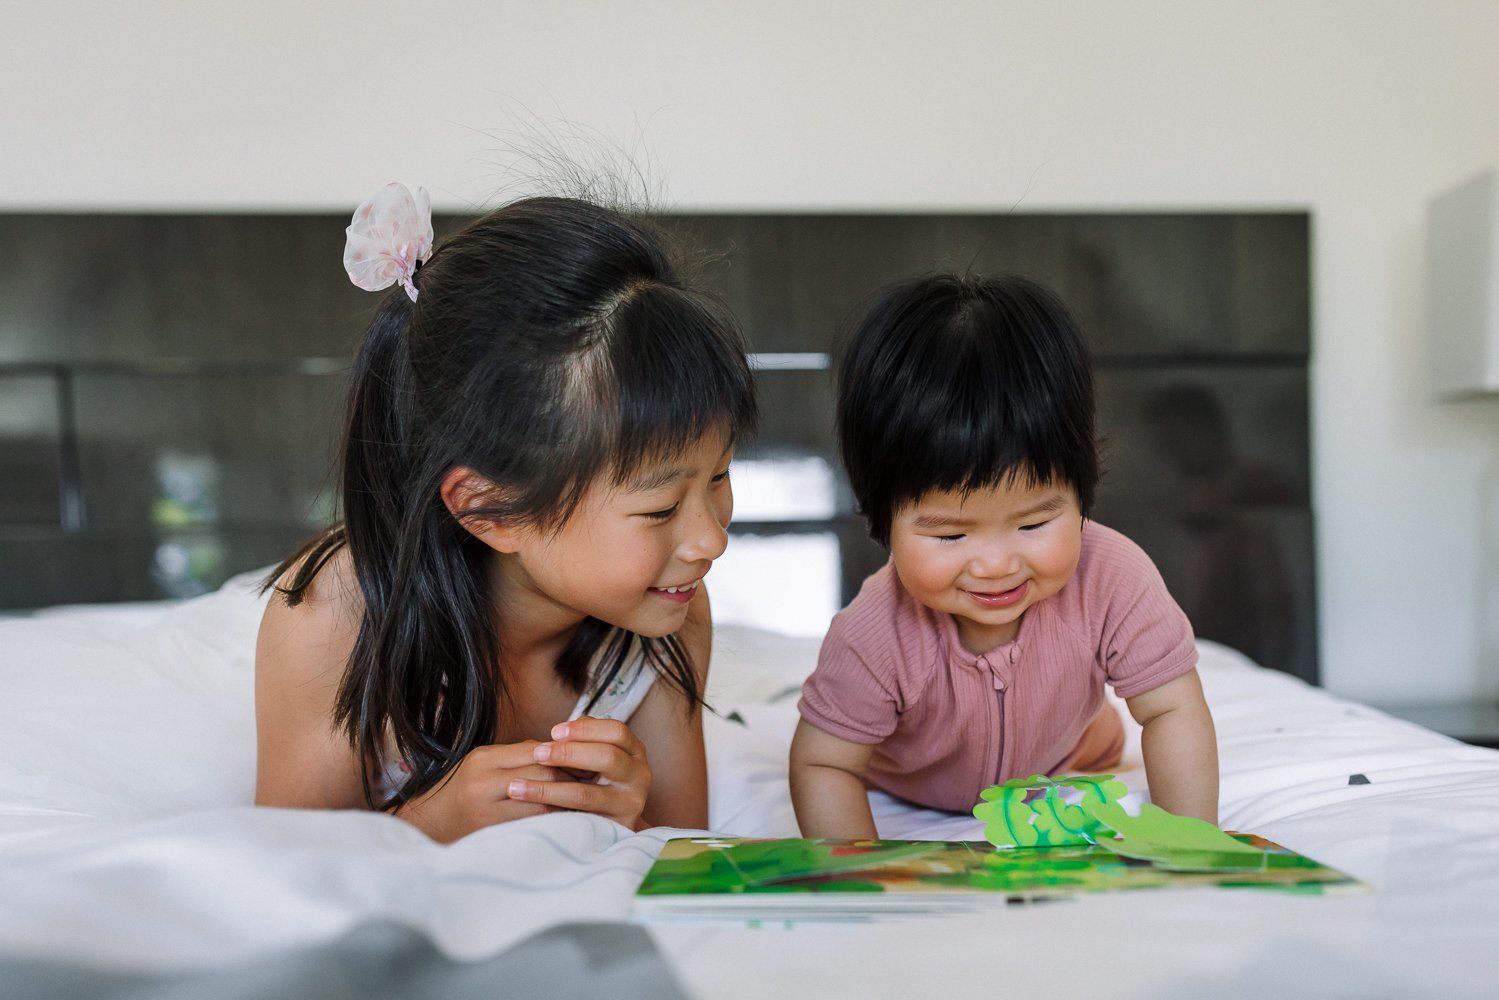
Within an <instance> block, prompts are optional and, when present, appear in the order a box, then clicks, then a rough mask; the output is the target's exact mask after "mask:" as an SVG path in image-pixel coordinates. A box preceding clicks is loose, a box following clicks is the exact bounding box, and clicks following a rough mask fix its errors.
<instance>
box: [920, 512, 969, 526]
mask: <svg viewBox="0 0 1499 1000" xmlns="http://www.w3.org/2000/svg"><path fill="white" fill-rule="evenodd" d="M967 523H968V522H967V521H966V520H964V519H963V518H961V517H958V516H956V515H953V514H917V515H916V516H915V517H914V518H912V519H911V526H912V527H914V528H950V527H952V526H954V525H962V524H967Z"/></svg>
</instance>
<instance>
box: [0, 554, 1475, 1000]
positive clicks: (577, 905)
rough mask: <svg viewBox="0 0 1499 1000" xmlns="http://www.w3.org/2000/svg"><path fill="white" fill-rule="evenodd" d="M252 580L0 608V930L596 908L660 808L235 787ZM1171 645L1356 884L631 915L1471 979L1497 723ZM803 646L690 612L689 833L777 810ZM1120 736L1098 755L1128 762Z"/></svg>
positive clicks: (855, 949) (649, 840)
mask: <svg viewBox="0 0 1499 1000" xmlns="http://www.w3.org/2000/svg"><path fill="white" fill-rule="evenodd" d="M259 607H260V601H259V600H258V599H256V598H254V597H253V596H252V595H251V593H250V590H249V589H248V581H246V580H240V581H236V582H234V583H232V584H231V585H229V586H227V587H226V588H225V589H224V590H222V591H220V592H219V593H217V594H212V595H209V596H207V597H204V598H200V599H198V600H195V601H191V602H187V603H184V604H179V605H173V606H147V607H140V608H129V609H83V608H80V609H57V610H54V611H51V612H49V613H46V614H43V615H39V616H37V617H35V618H30V619H24V620H16V621H5V622H0V956H10V957H16V956H26V957H47V958H51V959H55V960H58V961H62V962H85V963H102V964H107V965H111V966H122V967H130V968H140V969H155V970H160V969H183V968H196V969H211V968H214V967H219V966H223V965H225V964H226V963H231V962H240V961H244V960H254V959H259V958H271V957H273V956H274V955H275V954H276V953H277V952H278V950H281V949H287V948H295V947H303V948H305V947H308V946H312V945H317V944H319V943H322V942H331V941H333V940H335V939H337V938H339V937H341V936H342V935H345V934H347V933H348V932H349V931H350V930H352V929H353V928H355V927H357V926H359V925H361V924H365V923H368V922H370V921H379V920H390V921H395V922H396V923H399V924H403V925H406V926H410V927H412V928H415V929H418V930H420V931H421V932H423V933H424V934H426V935H427V936H429V937H430V938H431V939H432V940H433V941H434V942H435V943H436V944H437V945H438V947H440V948H441V949H442V950H444V951H445V952H447V953H448V954H450V955H453V956H455V957H460V958H477V957H481V956H487V955H492V954H495V953H496V952H498V951H499V950H501V949H504V948H506V947H508V946H509V945H511V944H514V943H515V942H517V941H519V940H520V939H522V938H524V937H526V936H528V935H530V934H531V933H533V932H535V931H537V930H540V929H543V928H545V927H548V926H552V925H554V924H557V923H561V922H564V921H574V920H619V919H624V918H625V917H626V915H627V914H628V911H629V906H630V901H631V894H632V893H633V892H634V889H635V887H636V885H637V884H638V883H639V881H640V878H641V877H642V876H643V874H644V872H645V870H646V869H647V868H648V867H649V865H650V863H651V861H652V859H653V858H654V856H655V853H656V851H657V850H658V849H659V846H660V844H661V842H662V841H663V840H665V839H666V838H667V837H669V836H674V835H680V834H681V833H682V832H683V831H675V830H665V829H660V830H651V831H647V832H645V833H639V834H633V833H630V832H628V831H626V830H624V829H623V828H621V827H618V826H616V825H614V824H612V823H609V822H607V821H604V820H599V819H595V818H591V817H587V816H581V815H551V816H544V817H539V818H536V819H533V820H527V821H523V822H518V823H512V824H507V825H504V826H500V827H494V828H491V829H488V830H483V831H480V832H478V833H476V834H474V835H473V836H471V837H468V838H466V839H465V840H463V841H461V842H459V843H457V844H454V845H451V846H440V845H437V844H434V843H432V842H431V841H429V840H427V839H426V838H425V837H423V836H422V835H421V834H419V833H417V832H416V831H415V830H414V829H412V828H410V827H408V826H407V825H406V824H404V823H402V822H401V821H399V820H395V819H392V818H389V817H386V816H383V815H377V814H370V813H359V812H341V813H319V812H306V811H296V810H270V809H255V808H253V807H251V806H249V805H247V804H246V803H248V802H249V801H250V800H251V797H252V793H253V786H254V726H253V699H252V662H251V653H252V649H253V639H254V632H255V627H256V624H257V621H258V614H259ZM1201 649H1202V670H1201V672H1202V676H1203V681H1204V685H1205V687H1206V690H1207V692H1208V699H1209V702H1210V704H1211V706H1212V708H1213V711H1214V715H1215V719H1216V721H1217V725H1218V731H1219V736H1220V747H1221V756H1222V770H1223V786H1222V814H1221V819H1222V822H1223V825H1224V826H1226V827H1229V828H1235V829H1241V830H1251V831H1254V832H1256V833H1260V834H1262V835H1264V836H1266V837H1269V838H1270V839H1272V840H1276V841H1279V842H1281V843H1283V844H1285V845H1287V846H1288V847H1292V848H1294V849H1296V850H1299V851H1301V852H1303V853H1305V854H1308V855H1310V856H1312V857H1314V858H1317V859H1318V860H1320V861H1323V862H1325V863H1327V864H1330V865H1333V866H1334V867H1337V868H1340V869H1342V870H1344V871H1346V872H1348V873H1349V874H1352V875H1355V876H1357V877H1359V878H1361V879H1363V880H1365V881H1366V882H1368V883H1369V884H1370V886H1371V887H1372V888H1371V891H1370V892H1368V893H1366V894H1363V895H1357V896H1340V897H1339V896H1330V897H1316V896H1305V897H1297V896H1285V895H1278V894H1271V893H1256V892H1249V891H1242V892H1230V891H1223V890H1191V891H1179V890H1170V891H1167V890H1161V891H1152V892H1137V893H1123V894H1117V895H1113V896H1094V897H1088V898H1085V899H1080V900H1076V901H1069V902H1065V903H1054V904H1042V905H1037V906H1025V907H1014V908H1010V909H1006V910H1003V911H999V912H994V913H986V914H983V915H981V916H966V917H962V918H943V919H929V920H924V921H918V922H909V921H897V922H885V923H879V924H871V925H864V926H854V927H847V926H844V927H799V928H796V929H794V930H789V931H788V930H767V929H748V928H739V927H732V926H707V925H691V926H675V925H672V926H667V925H661V926H654V927H653V928H652V931H651V933H652V934H653V935H654V936H655V938H656V940H657V942H658V945H659V947H660V948H661V949H662V950H663V952H664V953H665V954H666V955H667V957H668V959H669V960H670V962H671V964H672V966H673V968H674V969H675V971H676V973H677V975H678V977H679V978H680V980H681V982H682V984H683V985H684V986H685V988H686V989H687V991H688V992H689V993H691V994H693V995H696V996H699V997H703V998H714V1000H717V998H731V997H761V996H778V997H788V998H797V997H824V996H860V997H903V996H918V995H919V996H942V995H944V993H946V992H948V991H961V992H962V993H963V994H966V995H990V994H996V995H997V994H1011V993H1020V992H1022V991H1026V990H1035V991H1045V992H1046V993H1047V994H1050V995H1058V996H1060V995H1066V994H1071V993H1075V992H1083V991H1087V992H1094V991H1098V992H1107V993H1108V995H1110V996H1117V997H1136V996H1138V997H1147V996H1150V997H1157V996H1169V997H1175V996H1181V997H1189V996H1190V997H1220V996H1245V997H1249V996H1254V997H1260V996H1277V995H1281V994H1298V995H1301V996H1359V997H1368V996H1391V997H1404V996H1472V997H1480V996H1482V997H1489V996H1495V995H1499V979H1496V977H1499V956H1496V948H1495V943H1494V942H1495V932H1496V931H1499V752H1495V751H1490V750H1483V749H1479V748H1474V747H1468V746H1464V745H1461V744H1458V743H1456V742H1454V741H1451V740H1448V739H1445V738H1443V737H1440V736H1437V735H1435V734H1433V733H1430V732H1427V731H1425V730H1422V729H1420V728H1419V727H1416V726H1412V725H1409V724H1406V723H1402V722H1398V721H1396V720H1393V719H1391V718H1389V717H1387V716H1385V715H1383V714H1381V713H1379V712H1377V711H1374V710H1373V709H1369V708H1365V707H1362V706H1359V705H1356V704H1352V703H1349V702H1345V701H1342V700H1339V699H1336V698H1333V697H1331V696H1329V695H1327V694H1326V693H1324V692H1321V691H1319V690H1316V689H1313V688H1309V687H1307V686H1306V685H1303V684H1301V683H1300V682H1299V681H1296V680H1294V679H1291V678H1289V677H1286V676H1284V675H1280V674H1275V673H1273V672H1270V671H1266V670H1262V669H1260V668H1258V667H1255V666H1254V665H1252V664H1250V663H1249V662H1248V661H1246V660H1244V659H1243V658H1242V657H1240V656H1239V655H1238V654H1236V653H1234V652H1232V651H1230V650H1227V649H1225V648H1223V647H1220V646H1215V645H1213V644H1211V643H1202V644H1201ZM815 653H816V642H815V640H807V639H794V638H789V637H784V636H778V635H774V634H771V633H766V632H756V631H751V630H747V629H733V628H725V629H721V630H720V631H719V634H718V635H717V636H716V639H715V661H714V666H713V682H712V687H711V688H710V694H711V696H712V699H713V701H714V703H715V704H716V705H717V706H718V707H719V709H720V710H721V711H722V712H723V713H724V715H725V716H726V717H725V718H709V720H708V722H707V734H708V743H709V757H710V761H709V763H710V772H711V781H712V802H711V820H710V824H711V826H712V827H713V829H714V831H715V832H719V833H724V834H738V835H785V836H792V835H795V832H796V830H795V823H794V819H793V817H792V813H791V808H790V802H789V798H788V795H787V791H786V786H785V752H786V746H787V744H788V742H789V738H790V733H791V730H792V728H793V727H794V725H795V718H796V716H795V696H794V694H791V693H789V692H792V691H794V689H795V686H796V684H797V683H798V682H799V680H800V678H801V676H803V675H804V674H805V672H806V671H807V670H808V669H810V667H811V664H812V661H813V658H814V657H815ZM731 713H733V714H737V719H735V718H733V717H732V715H731ZM1131 732H1132V733H1133V730H1131ZM1135 739H1136V742H1135V743H1133V744H1132V745H1131V747H1130V750H1129V751H1128V754H1127V756H1126V764H1127V765H1128V766H1126V767H1125V768H1124V769H1123V770H1122V771H1121V774H1122V776H1123V777H1124V778H1125V779H1126V780H1127V781H1129V782H1130V783H1131V785H1132V787H1135V788H1137V789H1140V788H1142V787H1143V781H1142V773H1141V771H1140V768H1139V766H1138V759H1139V754H1138V744H1137V734H1135ZM1354 774H1362V775H1364V776H1365V777H1366V778H1367V779H1368V782H1369V783H1368V784H1352V785H1351V784H1349V777H1350V775H1354ZM876 810H877V816H878V819H879V823H880V829H881V833H882V834H884V835H886V836H897V837H932V838H954V839H957V838H968V839H976V838H979V836H980V834H979V827H978V824H977V823H976V822H975V821H974V820H972V819H971V818H968V817H961V816H957V817H954V816H950V815H946V814H939V813H933V812H929V811H923V810H914V809H911V808H909V807H906V806H903V805H902V804H900V803H898V802H895V801H893V800H890V799H888V798H883V797H879V796H877V797H876ZM0 987H3V984H0ZM3 993H4V990H3V988H0V994H3Z"/></svg>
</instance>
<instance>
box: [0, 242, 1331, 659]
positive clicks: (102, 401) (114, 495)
mask: <svg viewBox="0 0 1499 1000" xmlns="http://www.w3.org/2000/svg"><path fill="white" fill-rule="evenodd" d="M463 221H464V220H463V219H461V218H458V217H448V218H440V219H439V220H438V230H439V238H440V236H441V234H442V233H443V232H445V231H451V230H452V229H454V228H456V227H457V226H458V225H460V224H461V223H462V222H463ZM666 222H667V224H668V226H669V227H670V228H671V229H673V230H674V231H676V232H677V233H678V234H679V235H680V237H681V239H682V242H683V244H684V246H686V247H687V248H689V249H694V250H701V251H704V252H703V253H701V254H700V266H701V272H702V277H703V278H704V279H705V280H706V281H707V282H708V283H709V284H710V285H712V286H713V287H714V288H715V289H717V291H718V292H719V294H720V295H722V297H723V298H724V299H725V300H726V301H727V302H728V303H729V305H730V306H731V307H732V308H733V309H734V311H735V312H736V313H737V315H738V316H739V317H740V319H741V321H742V322H743V324H744V327H745V330H746V333H747V336H748V338H749V340H750V343H751V345H752V349H753V350H754V351H755V352H756V357H757V359H758V360H759V361H760V362H761V366H762V367H761V373H760V376H759V378H760V385H761V391H762V398H763V400H764V412H765V415H766V420H765V427H764V433H763V435H762V437H761V439H760V440H759V441H758V442H756V443H755V444H754V445H753V447H752V448H751V449H750V450H749V453H748V456H747V457H749V458H750V459H752V460H756V459H758V460H761V461H767V462H769V461H770V460H772V459H776V460H785V459H796V460H798V461H800V462H802V463H803V464H802V466H798V467H799V468H805V467H806V462H807V460H811V459H815V460H817V461H818V462H821V463H823V465H822V468H823V469H825V474H824V475H823V476H822V477H821V479H819V478H818V477H817V476H813V477H812V479H811V480H806V479H805V477H804V478H802V479H794V480H793V479H783V480H781V481H782V482H790V483H793V484H794V485H793V486H792V487H791V488H792V489H794V490H798V491H801V490H804V487H803V486H802V485H800V484H802V483H804V482H808V481H810V482H813V483H814V484H815V483H817V482H822V481H826V483H828V484H830V486H829V487H828V489H827V490H826V491H824V492H826V494H827V495H826V496H822V495H821V493H819V498H818V499H817V501H816V502H815V503H810V504H809V505H803V507H801V508H797V507H796V505H795V504H794V503H793V504H792V505H791V507H792V508H794V509H791V510H790V512H789V513H788V512H786V511H781V512H779V513H778V512H777V509H778V508H777V509H772V508H776V505H775V504H769V505H766V504H764V503H761V504H759V505H758V506H759V507H760V508H761V509H762V511H768V513H764V512H762V513H761V514H760V515H755V514H754V513H753V511H754V510H755V509H756V507H757V504H756V503H754V502H746V503H745V504H742V505H741V508H742V509H744V510H746V511H747V512H748V515H749V516H750V517H756V516H758V517H759V519H758V520H748V519H746V520H741V521H738V522H736V525H735V528H734V531H735V532H736V533H737V534H739V535H740V536H741V540H742V542H743V547H744V548H745V549H746V551H747V550H748V548H749V546H750V545H751V543H750V541H749V540H750V539H767V538H770V539H774V538H781V539H782V540H795V539H797V538H805V539H812V538H825V539H831V540H832V541H831V542H830V545H831V546H832V548H833V550H835V551H836V555H835V556H833V557H832V558H833V559H834V561H835V562H836V564H837V565H836V566H834V567H832V569H831V572H830V576H829V579H833V580H835V581H838V582H836V583H835V584H832V586H834V589H835V590H836V591H837V593H836V594H835V595H832V596H831V597H830V606H833V607H836V605H837V603H838V602H839V601H840V600H847V599H848V598H849V597H851V596H852V594H853V593H854V592H855V591H856V590H857V587H858V584H859V582H860V581H861V580H862V579H863V577H864V575H866V574H867V573H868V572H869V571H871V570H872V569H874V568H876V567H877V566H878V565H879V564H880V563H881V562H882V561H883V559H884V554H883V552H881V551H880V550H878V549H877V548H876V547H875V546H873V544H872V543H870V542H868V540H867V539H866V538H865V536H864V531H863V525H862V523H861V521H860V519H859V518H858V517H857V516H856V515H855V514H854V513H853V511H852V505H851V503H850V502H849V498H848V494H847V489H846V487H844V486H843V485H842V483H841V479H840V478H839V477H838V474H837V471H836V463H835V461H834V454H833V441H832V426H831V425H832V389H831V383H832V380H831V376H830V373H829V372H828V371H827V370H826V367H825V365H826V359H827V357H828V355H829V354H830V353H832V350H833V342H834V338H835V334H836V332H837V331H838V330H840V329H841V328H842V326H843V324H844V323H845V322H846V321H847V319H848V318H849V316H850V314H851V313H852V312H853V311H854V310H855V309H856V308H857V307H858V305H859V304H860V302H861V301H862V300H863V299H864V298H865V297H866V296H867V295H868V293H869V292H870V291H871V290H872V289H873V288H875V287H876V286H877V285H879V284H882V283H884V282H886V281H889V280H892V279H895V278H900V277H906V276H909V275H913V274H916V273H920V272H924V271H930V270H933V269H937V268H949V269H956V270H966V269H970V268H972V269H977V270H1010V271H1019V272H1023V273H1027V274H1029V275H1031V276H1033V277H1035V278H1037V279H1039V280H1041V281H1044V282H1046V283H1047V284H1049V285H1051V286H1052V287H1054V288H1055V289H1056V290H1057V291H1058V292H1059V293H1060V294H1061V295H1062V296H1063V297H1064V298H1065V299H1066V300H1067V301H1068V302H1069V304H1070V305H1071V306H1072V308H1073V309H1074V311H1075V312H1076V313H1077V314H1078V317H1079V320H1080V321H1081V323H1082V326H1083V328H1084V331H1085V333H1086V334H1087V335H1088V336H1089V338H1090V340H1091V343H1092V346H1093V349H1094V352H1095V359H1096V363H1097V365H1098V372H1099V384H1100V404H1101V405H1100V421H1101V429H1102V433H1103V435H1104V437H1105V439H1106V441H1105V445H1106V457H1107V461H1106V464H1107V469H1108V472H1107V475H1106V478H1105V481H1104V484H1103V486H1102V487H1101V490H1100V496H1099V503H1098V508H1097V512H1096V513H1097V517H1098V519H1099V520H1100V521H1103V522H1105V523H1108V524H1111V525H1113V526H1115V527H1117V528H1119V529H1121V530H1123V531H1125V532H1126V533H1127V534H1129V535H1131V536H1132V537H1134V538H1135V539H1136V540H1137V541H1139V542H1140V543H1141V544H1142V545H1143V546H1144V547H1145V548H1146V550H1147V551H1149V552H1150V553H1151V555H1152V556H1153V557H1154V558H1155V559H1156V561H1157V562H1158V564H1159V565H1160V567H1161V569H1162V572H1163V574H1164V575H1165V577H1166V580H1167V583H1168V585H1169V586H1170V587H1171V589H1172V591H1173V593H1174V594H1175V595H1176V596H1177V598H1178V600H1180V601H1181V602H1182V604H1183V606H1184V607H1186V608H1187V610H1188V612H1189V614H1190V615H1191V617H1192V619H1193V622H1194V625H1195V626H1196V627H1197V628H1198V631H1199V633H1200V634H1202V635H1204V636H1206V637H1209V638H1215V639H1221V640H1223V641H1226V642H1228V643H1229V644H1231V645H1235V646H1237V647H1239V648H1241V649H1243V650H1244V651H1245V652H1247V653H1249V654H1250V655H1251V656H1254V657H1255V658H1256V659H1258V660H1259V661H1260V662H1262V663H1265V664H1267V665H1269V666H1274V667H1278V668H1280V669H1284V670H1288V671H1290V672H1291V673H1294V674H1297V675H1299V676H1302V677H1304V678H1307V679H1309V680H1315V679H1316V677H1317V665H1316V641H1315V637H1316V616H1315V608H1314V600H1313V595H1314V593H1315V590H1314V573H1313V547H1312V542H1313V537H1312V533H1313V525H1312V516H1311V504H1310V487H1309V482H1310V467H1309V449H1308V413H1307V360H1308V355H1309V347H1310V321H1309V302H1310V278H1309V266H1308V237H1309V219H1308V217H1307V216H1306V215H1305V214H1301V213H1240V214H1226V213H1213V214H1199V213H1192V214H1180V213H1178V214H1035V215H981V214H947V215H930V214H902V215H896V214H885V215H809V214H782V215H764V214H760V215H748V214H741V215H724V214H713V215H708V214H693V215H686V214H682V215H675V216H669V217H667V219H666ZM346 223H347V220H346V218H343V217H336V216H331V215H329V216H312V215H299V216H251V215H217V216H191V215H93V216H82V215H10V216H0V234H3V236H4V237H5V238H6V239H7V241H8V243H7V245H10V246H18V247H25V248H26V252H25V253H24V254H23V255H22V257H21V258H20V260H19V262H18V263H17V265H16V266H14V267H11V268H7V269H5V270H3V271H0V608H12V609H18V608H29V607H39V606H43V605H48V604H56V603H64V602H73V601H97V600H130V599H145V598H152V597H162V596H174V595H177V596H180V595H186V594H191V593H193V592H196V591H199V590H202V589H204V588H207V587H212V586H215V585H217V583H218V582H220V581H222V580H223V579H224V578H226V577H227V576H228V575H230V574H232V573H235V572H239V571H242V570H245V569H249V568H253V567H256V566H263V565H266V564H268V563H270V562H273V561H275V560H276V559H277V558H279V557H280V556H281V555H283V554H285V552H287V551H289V549H290V547H292V546H294V545H295V544H296V543H297V542H298V541H300V540H301V539H302V538H303V537H305V536H306V535H307V533H309V532H310V531H311V530H313V529H314V528H316V527H317V526H318V525H320V524H322V523H325V522H326V521H327V520H328V519H329V518H330V517H332V516H333V514H334V511H333V509H332V505H331V500H330V496H331V493H330V490H329V486H330V484H331V482H332V478H331V475H330V471H329V458H330V455H331V452H332V444H333V439H334V437H335V435H336V433H337V428H338V422H339V400H340V398H341V395H342V392H343V381H344V370H345V369H346V367H347V365H348V362H349V359H350V358H351V356H352V353H353V350H354V348H355V346H356V344H357V342H358V338H359V335H360V333H361V331H362V328H363V326H364V323H365V322H366V321H367V318H368V316H369V314H370V311H371V309H372V307H373V303H374V299H373V297H371V296H368V295H367V294H366V293H362V292H359V291H358V290H356V289H354V288H352V287H350V286H349V285H348V283H347V281H346V280H345V277H344V275H343V273H342V270H341V269H340V267H339V261H340V257H341V251H342V239H343V228H344V226H345V225H346ZM788 355H790V357H787V356H788ZM773 464H774V463H772V465H773ZM775 467H776V468H783V466H775ZM814 471H815V470H814ZM767 481H768V482H770V483H771V484H772V488H774V483H775V482H776V480H775V478H774V477H771V478H770V479H768V480H767ZM814 492H816V491H814ZM746 500H747V501H750V500H751V498H746ZM731 551H732V550H731ZM785 551H787V552H801V551H803V550H800V549H796V548H795V547H794V546H793V547H791V548H787V549H786V550H785ZM806 551H811V550H810V549H808V550H806ZM794 558H797V559H802V558H807V557H806V556H800V555H799V556H795V557H794ZM819 572H820V571H819ZM821 578H822V577H820V576H819V577H818V579H821ZM749 586H751V587H752V588H753V587H759V588H761V589H763V590H766V591H770V590H774V589H775V588H774V587H766V586H765V583H764V581H749Z"/></svg>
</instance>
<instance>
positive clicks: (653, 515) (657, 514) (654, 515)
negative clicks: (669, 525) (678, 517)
mask: <svg viewBox="0 0 1499 1000" xmlns="http://www.w3.org/2000/svg"><path fill="white" fill-rule="evenodd" d="M676 512H677V505H676V504H672V505H671V506H670V507H668V508H666V509H665V510H653V511H650V512H648V513H647V514H646V515H645V516H646V517H648V518H650V519H651V520H652V521H665V520H666V519H667V518H669V517H671V516H672V515H673V514H675V513H676Z"/></svg>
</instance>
